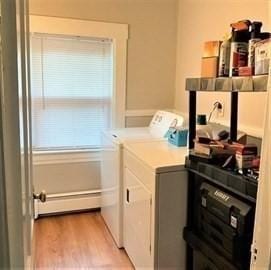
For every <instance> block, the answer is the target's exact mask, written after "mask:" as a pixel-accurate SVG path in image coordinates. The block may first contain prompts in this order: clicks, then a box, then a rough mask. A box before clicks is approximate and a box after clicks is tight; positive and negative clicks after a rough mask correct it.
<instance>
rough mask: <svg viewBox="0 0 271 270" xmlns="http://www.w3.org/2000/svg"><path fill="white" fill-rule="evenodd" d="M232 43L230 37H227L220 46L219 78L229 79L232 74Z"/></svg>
mask: <svg viewBox="0 0 271 270" xmlns="http://www.w3.org/2000/svg"><path fill="white" fill-rule="evenodd" d="M230 58H231V41H230V37H229V35H225V37H224V40H223V42H222V43H221V45H220V53H219V68H218V76H219V77H228V76H229V74H230Z"/></svg>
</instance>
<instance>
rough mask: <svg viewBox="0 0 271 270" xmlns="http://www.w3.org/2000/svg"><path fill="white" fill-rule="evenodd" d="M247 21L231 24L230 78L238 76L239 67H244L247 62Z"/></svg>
mask: <svg viewBox="0 0 271 270" xmlns="http://www.w3.org/2000/svg"><path fill="white" fill-rule="evenodd" d="M250 25H251V22H250V21H249V20H244V21H239V22H237V23H232V24H231V27H232V40H231V57H230V77H232V76H238V75H239V67H246V66H247V62H248V41H249V39H250V32H249V27H250Z"/></svg>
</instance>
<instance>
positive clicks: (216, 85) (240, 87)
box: [184, 75, 268, 270]
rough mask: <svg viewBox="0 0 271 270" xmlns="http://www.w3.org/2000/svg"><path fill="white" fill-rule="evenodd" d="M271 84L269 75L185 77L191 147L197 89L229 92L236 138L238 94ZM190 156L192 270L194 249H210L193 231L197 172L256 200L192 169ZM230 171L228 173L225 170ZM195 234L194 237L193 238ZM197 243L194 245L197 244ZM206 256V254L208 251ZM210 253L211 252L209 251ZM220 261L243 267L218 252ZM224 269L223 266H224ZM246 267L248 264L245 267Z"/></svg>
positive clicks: (189, 265)
mask: <svg viewBox="0 0 271 270" xmlns="http://www.w3.org/2000/svg"><path fill="white" fill-rule="evenodd" d="M267 84H268V75H263V76H251V77H232V78H188V79H186V91H188V92H189V149H193V148H194V139H195V137H196V112H197V92H214V93H215V92H220V93H223V92H224V93H229V94H230V96H231V104H230V107H231V115H230V139H231V140H232V141H236V139H237V128H238V98H239V93H244V92H247V93H249V92H251V94H257V93H259V92H266V91H267ZM189 160H190V158H189V157H188V158H187V162H186V166H187V169H188V178H189V181H188V194H189V195H188V209H189V211H188V214H187V227H186V229H185V230H184V239H185V240H186V241H188V240H189V241H188V242H189V244H188V242H187V269H188V270H192V269H193V257H194V255H193V248H194V249H196V250H198V249H201V245H203V246H204V248H205V249H206V250H207V249H208V248H209V246H208V245H206V244H205V242H204V241H201V239H200V238H198V239H194V238H193V237H195V235H194V234H193V233H192V232H191V231H190V229H191V228H193V224H194V210H193V207H194V206H195V200H196V198H195V190H197V188H198V187H199V183H198V182H197V181H196V175H198V176H200V177H202V179H205V181H207V182H209V183H212V184H214V185H216V186H217V187H220V188H222V189H225V190H227V191H228V192H230V193H231V194H235V195H236V196H238V197H239V198H240V199H244V200H245V201H246V202H247V203H250V204H251V205H252V206H253V205H254V206H255V203H256V199H255V198H253V197H251V196H247V195H245V194H243V193H242V192H239V191H237V190H235V189H234V187H229V186H228V185H227V184H223V183H221V181H217V179H216V180H215V179H213V178H212V177H208V175H206V174H203V173H200V172H199V171H197V169H193V168H191V167H190V165H189ZM225 173H228V174H230V173H229V172H225ZM189 237H190V238H191V237H192V238H193V239H190V238H189ZM194 244H195V245H194ZM209 251H210V252H214V251H213V249H209ZM205 255H206V254H205ZM207 255H208V254H207ZM215 256H216V257H217V258H218V259H217V260H218V261H220V264H221V265H224V266H223V267H224V268H225V269H235V270H236V269H240V268H239V266H235V265H233V264H231V263H229V261H227V260H226V259H224V258H223V257H222V256H220V255H219V254H216V255H215ZM224 268H223V269H224ZM244 268H245V269H247V268H246V267H244Z"/></svg>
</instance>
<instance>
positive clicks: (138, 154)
mask: <svg viewBox="0 0 271 270" xmlns="http://www.w3.org/2000/svg"><path fill="white" fill-rule="evenodd" d="M186 155H187V148H186V147H177V146H174V145H171V144H169V143H168V142H166V141H152V142H137V143H127V144H125V148H124V158H123V164H124V184H123V194H124V235H123V237H124V248H125V250H126V252H127V254H128V256H129V257H130V259H131V261H132V263H133V264H134V266H135V269H153V270H154V269H185V261H186V260H185V254H186V245H185V242H184V240H183V237H182V232H183V229H184V227H185V226H186V215H187V171H186V169H185V157H186Z"/></svg>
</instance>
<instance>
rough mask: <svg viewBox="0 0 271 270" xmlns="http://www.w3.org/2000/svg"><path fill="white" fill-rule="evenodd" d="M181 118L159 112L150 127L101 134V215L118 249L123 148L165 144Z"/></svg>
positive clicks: (120, 235) (120, 223)
mask: <svg viewBox="0 0 271 270" xmlns="http://www.w3.org/2000/svg"><path fill="white" fill-rule="evenodd" d="M183 124H184V118H183V117H182V116H180V115H177V114H174V113H171V112H167V111H157V112H156V114H155V115H154V117H153V118H152V120H151V122H150V124H149V126H148V127H142V128H123V129H115V130H108V131H105V132H103V133H102V145H103V147H102V153H101V155H102V161H101V190H102V191H101V214H102V217H103V219H104V221H105V223H106V225H107V227H108V229H109V231H110V232H111V234H112V236H113V238H114V240H115V242H116V244H117V246H118V247H119V248H121V247H123V194H122V190H123V145H124V144H125V143H127V142H143V141H166V138H164V136H165V134H166V132H167V131H168V129H169V127H170V126H172V125H174V126H175V125H176V126H182V125H183Z"/></svg>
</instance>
